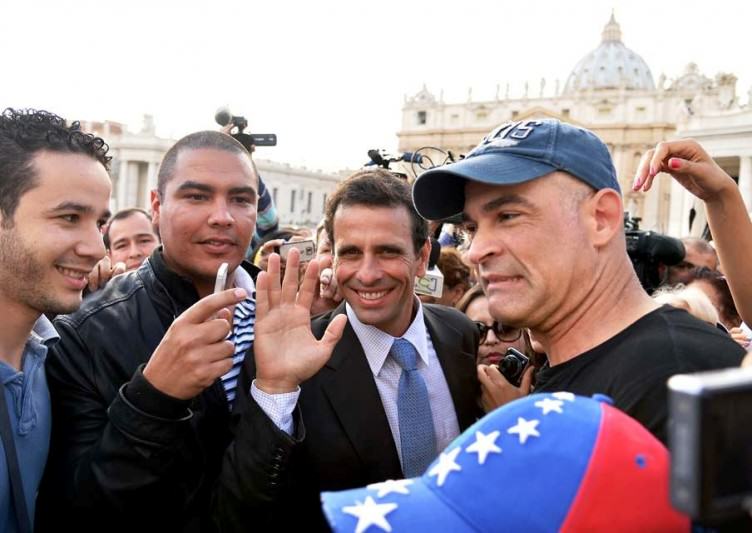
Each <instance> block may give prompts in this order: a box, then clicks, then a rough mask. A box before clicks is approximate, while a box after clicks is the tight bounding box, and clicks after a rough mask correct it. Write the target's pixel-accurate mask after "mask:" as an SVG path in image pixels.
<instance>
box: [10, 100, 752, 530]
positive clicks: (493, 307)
mask: <svg viewBox="0 0 752 533" xmlns="http://www.w3.org/2000/svg"><path fill="white" fill-rule="evenodd" d="M229 133H231V131H230V130H227V131H222V132H218V131H202V132H196V133H192V134H190V135H187V136H185V137H183V138H182V139H180V140H179V141H177V142H176V143H175V145H174V146H172V147H171V148H170V149H169V151H168V152H167V153H166V154H165V156H164V159H163V161H162V163H161V164H160V167H159V175H158V181H157V188H156V190H155V191H153V192H152V196H151V206H150V208H151V209H150V211H145V210H142V209H138V208H128V209H124V210H121V211H119V212H117V213H115V214H114V215H112V216H111V214H110V213H109V212H108V209H107V206H108V204H109V198H110V194H111V183H110V179H109V177H108V167H109V161H110V157H109V156H108V155H107V151H108V147H107V144H106V142H105V140H103V139H101V138H98V137H95V136H94V135H91V134H89V133H86V132H83V131H81V129H80V126H79V124H78V123H75V122H74V123H68V122H66V121H65V120H64V119H62V118H61V117H58V116H56V115H54V114H51V113H48V112H44V111H34V110H13V109H8V110H6V111H5V112H3V113H2V115H0V304H2V306H3V309H5V310H7V312H8V318H7V320H6V321H5V325H4V326H2V327H0V346H2V349H1V350H0V372H2V377H3V379H2V380H0V381H1V382H2V387H3V389H4V390H3V394H0V399H2V400H4V401H5V403H6V404H7V405H3V404H0V429H1V430H2V431H1V432H0V433H1V434H2V447H3V448H4V450H5V460H2V459H0V465H3V467H2V468H0V530H2V531H9V532H14V531H21V532H27V531H51V530H58V529H63V530H68V529H70V530H73V531H132V530H134V529H137V530H138V529H140V530H142V531H160V532H164V531H222V532H225V531H248V530H254V529H255V530H260V531H266V530H275V531H276V530H279V531H287V530H292V529H293V528H300V529H302V530H306V531H308V530H311V531H317V530H327V529H328V528H330V527H331V528H333V529H335V530H337V531H358V532H362V531H371V530H373V531H378V530H383V531H391V530H392V527H393V526H394V527H395V528H396V527H397V525H399V527H400V528H404V529H401V530H406V529H410V528H412V529H420V528H421V526H424V527H428V525H429V524H433V525H432V526H431V527H434V528H439V529H442V528H443V529H447V528H449V527H450V524H452V526H451V528H452V530H453V531H457V530H461V529H463V528H464V529H468V530H473V529H475V530H479V529H480V530H505V529H512V530H517V529H522V530H525V529H537V530H552V529H559V528H562V527H564V526H565V525H566V524H569V527H576V526H577V525H579V527H581V528H582V527H585V528H588V527H589V528H590V529H592V528H601V527H607V526H610V527H611V528H612V529H617V530H639V529H643V528H649V529H655V530H687V529H688V528H689V527H690V525H689V524H690V523H689V519H688V518H687V517H685V516H682V515H680V514H679V513H678V512H677V511H675V510H674V509H672V508H671V505H670V503H669V496H668V491H667V485H668V475H669V474H668V452H667V450H666V448H665V443H666V438H667V437H666V436H667V419H668V401H667V394H668V393H667V387H666V382H667V380H668V378H669V377H671V376H673V375H675V374H680V373H688V372H697V371H702V370H711V369H720V368H727V367H738V366H740V365H741V364H742V359H743V357H744V355H745V353H746V351H745V349H746V347H747V345H748V344H749V342H750V337H749V334H750V332H749V329H748V328H747V327H746V325H745V323H744V322H745V321H747V322H748V321H750V320H752V283H751V282H750V281H749V278H748V277H746V276H745V274H744V270H745V266H746V263H747V261H746V255H747V254H748V253H749V252H748V251H749V250H752V242H750V241H752V223H751V222H750V219H749V215H748V213H747V210H746V208H745V206H744V203H743V201H742V198H741V195H740V193H739V190H738V187H737V186H736V183H735V182H734V180H733V179H732V178H731V177H729V176H728V175H727V174H726V173H725V172H724V171H723V170H722V169H721V168H720V167H719V166H718V165H717V164H716V163H715V162H714V161H713V159H712V158H710V157H709V156H708V155H707V153H706V152H705V151H704V150H703V149H702V147H701V146H699V145H698V144H697V143H696V142H694V141H690V140H681V141H671V142H665V143H660V144H659V145H658V146H656V148H655V149H654V150H651V151H649V152H648V153H646V154H645V156H644V157H643V161H642V162H641V165H640V168H639V170H638V173H637V176H636V177H635V180H634V189H635V190H642V191H648V190H649V189H650V187H651V185H652V182H653V180H654V179H655V177H656V175H658V174H659V173H661V172H665V173H668V174H670V175H671V176H673V178H674V179H676V180H678V181H679V182H680V183H681V184H682V185H684V186H685V187H687V188H688V189H689V190H690V191H691V192H692V193H693V194H695V195H696V196H697V197H699V198H700V199H702V200H703V201H704V202H705V205H706V210H707V218H708V224H709V226H710V230H711V233H712V235H713V245H712V246H711V245H710V244H708V243H707V242H706V241H704V240H701V239H694V238H686V239H684V241H683V242H684V248H685V252H686V253H685V258H684V261H683V262H682V263H681V264H679V265H673V266H666V267H665V269H663V270H662V273H663V279H664V287H662V288H661V289H659V290H658V291H656V293H655V294H654V295H653V296H651V295H648V294H647V293H646V292H645V290H644V289H643V287H642V286H641V284H640V281H639V279H638V278H637V276H636V274H635V271H634V269H633V266H632V263H631V261H630V258H629V256H628V254H627V250H626V241H625V235H624V227H623V203H622V196H621V190H620V186H619V181H618V179H617V175H616V171H615V169H614V166H613V163H612V161H611V157H610V155H609V153H608V150H607V148H606V146H605V144H604V143H603V142H602V141H601V140H600V139H598V138H597V137H596V136H595V135H594V134H593V133H592V132H589V131H587V130H585V129H582V128H579V127H575V126H573V125H570V124H566V123H563V122H559V121H555V120H539V121H533V120H530V121H522V122H514V123H508V124H504V125H502V126H500V127H498V128H496V129H495V130H493V131H492V132H490V133H489V134H488V135H487V136H486V137H485V138H484V139H483V140H482V141H481V142H480V144H479V145H478V146H477V147H476V148H475V149H474V150H472V151H471V152H470V153H469V154H467V156H466V157H465V158H464V159H461V160H460V161H458V162H456V163H452V164H449V165H445V166H442V167H437V168H434V169H431V170H428V171H426V172H424V173H423V174H421V175H420V176H418V178H417V179H416V180H415V182H414V183H408V182H407V181H406V180H404V179H402V178H400V177H397V176H395V175H394V174H392V173H390V172H389V171H388V170H384V169H366V170H362V171H359V172H356V173H355V174H353V175H352V176H350V177H348V178H347V179H345V180H343V181H342V182H341V183H340V184H339V186H338V188H337V190H336V191H335V192H334V193H333V194H332V195H330V197H329V199H328V201H327V206H326V212H325V216H324V220H323V221H322V222H321V224H320V225H319V227H318V228H315V229H313V228H311V229H308V228H286V227H279V225H278V221H277V220H276V212H275V210H274V206H273V203H272V202H271V198H270V197H269V194H268V191H267V190H266V188H265V187H264V185H263V181H261V177H260V176H259V175H258V172H257V170H256V167H255V165H254V164H253V159H252V152H249V151H248V150H247V149H246V148H244V147H243V146H242V145H241V144H240V143H238V142H237V141H236V140H235V139H233V138H232V136H231V135H229ZM262 211H263V212H262ZM260 217H263V223H260V221H261V218H260ZM445 220H452V221H454V225H451V226H450V225H448V224H442V221H445ZM259 229H261V230H262V231H259ZM456 235H461V237H460V238H454V237H455V236H456ZM431 237H435V238H437V239H438V241H436V242H440V243H441V245H442V249H441V253H440V256H439V259H438V263H437V264H438V268H439V269H440V270H441V272H442V273H443V278H444V289H443V294H442V295H441V296H440V297H425V296H421V297H420V298H419V297H418V296H416V294H415V290H414V285H415V280H416V278H420V277H422V276H424V275H425V274H426V272H427V270H428V266H429V256H430V254H431V246H432V244H431ZM447 237H450V238H447ZM309 239H312V240H315V241H316V256H315V257H314V258H313V259H312V260H310V261H302V260H301V257H300V252H299V250H298V249H296V248H294V247H293V248H291V249H290V251H289V253H287V255H286V257H285V258H284V259H283V258H282V257H280V254H279V253H278V249H279V246H280V245H283V244H285V243H287V242H295V241H308V240H309ZM222 263H227V265H228V272H229V275H228V277H227V282H226V284H225V285H224V287H216V278H217V271H218V268H219V267H220V265H221V264H222ZM510 348H513V349H516V350H517V351H518V352H520V353H521V354H524V355H526V356H527V358H529V360H530V365H529V366H528V367H527V368H526V369H525V370H524V372H523V373H522V375H521V376H520V379H519V380H518V382H515V383H512V382H510V381H509V380H508V379H507V377H505V375H504V374H503V372H502V370H500V367H501V366H502V362H503V360H504V358H505V356H506V354H507V350H508V349H510ZM528 396H529V398H526V397H528ZM591 397H594V398H595V400H589V399H588V398H591ZM606 404H611V405H613V408H612V407H610V406H609V407H604V405H606ZM614 413H615V414H614ZM626 415H628V416H626ZM557 417H560V420H558V421H555V420H554V419H556V418H557ZM601 420H608V421H609V422H608V423H606V422H601ZM549 427H550V429H548V428H549ZM605 427H613V428H614V429H613V430H611V431H610V432H607V433H604V430H603V428H605ZM598 428H600V429H598ZM635 428H636V429H635ZM549 431H550V432H551V433H554V432H555V434H556V436H555V437H553V436H551V437H549V438H548V440H547V439H544V435H549V433H548V432H549ZM615 435H622V436H625V435H629V439H631V440H630V444H629V446H628V447H623V448H622V449H621V451H620V452H619V453H622V454H625V455H624V456H625V457H627V460H626V462H627V463H630V461H631V463H630V464H629V465H627V464H626V463H625V462H624V461H619V460H617V457H616V455H614V456H613V457H612V459H608V457H611V456H606V455H603V454H605V453H606V452H602V453H600V452H598V451H597V450H601V449H612V450H613V449H616V448H619V445H618V442H617V441H615V440H613V439H615V438H616V437H615ZM552 439H555V440H552ZM544 441H545V443H544ZM552 443H553V444H552ZM609 443H610V444H609ZM583 446H586V447H587V450H591V449H592V452H587V453H586V452H585V451H583V450H584V448H583ZM517 447H519V450H531V451H530V454H529V455H525V454H523V453H522V452H520V451H519V450H517ZM508 449H509V452H508V451H507V450H508ZM502 450H503V453H502ZM463 452H464V453H463ZM518 452H519V454H520V455H519V456H518V455H517V454H518ZM612 453H614V454H616V452H612ZM505 454H507V455H509V456H510V457H506V456H505ZM630 454H631V455H630ZM617 455H618V454H617ZM593 457H598V460H597V461H596V460H595V459H592V458H593ZM470 458H472V459H470ZM500 461H506V462H504V463H501V462H500ZM564 463H566V464H568V465H569V466H568V467H567V468H569V467H570V466H571V469H572V471H571V472H569V471H568V472H569V473H568V474H567V475H564V474H562V475H561V476H557V475H556V472H557V471H558V469H560V468H562V469H563V468H564V467H563V466H562V465H563V464H564ZM486 465H488V467H487V468H485V466H486ZM577 465H581V467H582V468H580V467H577ZM588 465H589V466H588ZM479 466H484V468H483V469H478V468H479ZM596 466H597V468H596ZM586 467H587V469H588V470H587V472H586ZM577 468H580V469H579V470H577ZM463 469H464V470H463ZM544 474H545V476H544ZM557 477H558V478H559V479H557ZM569 478H571V480H570V482H569V483H570V484H569V485H567V481H566V480H565V479H569ZM585 480H586V481H585ZM613 480H621V481H622V484H621V485H619V483H616V485H609V483H612V482H613ZM559 483H561V484H562V485H561V486H559V485H558V484H559ZM554 485H556V489H555V490H554V489H553V488H552V487H553V486H554ZM599 486H600V487H601V490H596V489H594V488H593V487H599ZM616 486H618V487H620V488H618V490H617V489H616V488H614V487H616ZM361 487H363V488H361ZM413 487H414V490H415V492H416V493H418V492H420V491H422V492H420V494H423V495H422V496H421V495H420V494H416V495H415V497H414V498H413V496H412V495H411V490H413V489H412V488H413ZM418 487H420V490H419V489H418ZM562 487H569V488H562ZM630 487H643V488H642V490H629V488H630ZM353 489H357V490H353ZM549 489H550V490H551V494H550V496H546V499H551V500H552V501H551V502H550V503H547V504H546V505H542V506H541V509H538V507H537V506H532V505H531V500H532V499H533V498H539V497H540V491H541V490H549ZM604 490H605V491H608V490H614V491H616V492H615V494H616V493H618V495H619V498H620V499H619V504H620V505H619V507H620V508H621V507H623V508H635V507H636V508H645V509H650V513H648V514H644V513H632V514H631V515H630V514H629V513H623V512H620V511H618V510H617V509H615V508H614V509H612V508H611V507H613V504H611V507H608V508H609V512H608V513H605V512H603V507H602V506H604V505H606V503H604V501H603V497H602V495H601V496H599V495H598V494H599V493H600V492H602V491H604ZM337 491H346V492H337ZM463 491H464V492H463ZM480 492H483V495H482V496H481V494H478V493H480ZM322 493H325V494H324V506H323V508H322ZM429 493H430V494H431V495H433V496H426V494H429ZM390 494H391V496H392V498H394V497H395V494H396V495H399V498H402V497H403V496H407V495H410V496H411V499H410V501H409V502H408V501H407V500H405V501H404V502H403V501H402V500H400V501H399V502H398V501H397V500H396V499H390ZM536 495H537V496H536ZM476 496H477V498H476ZM502 496H503V498H504V499H505V501H506V504H505V505H506V506H507V507H508V508H509V512H508V513H499V514H498V515H497V516H496V517H495V518H496V521H495V522H494V521H493V517H489V516H486V515H487V514H488V513H487V512H486V514H482V513H481V512H480V511H476V510H474V509H475V507H478V509H480V508H481V506H480V504H481V503H483V506H482V507H483V508H484V509H487V508H489V505H490V506H491V508H493V501H494V499H495V498H496V497H498V498H501V497H502ZM575 496H577V497H576V498H575ZM489 498H490V500H489ZM400 506H402V507H403V508H404V511H401V510H400ZM596 510H598V512H597V513H596ZM523 511H524V512H523ZM478 513H481V514H478ZM481 515H482V516H483V517H485V518H482V519H481V518H479V517H480V516H481ZM596 515H597V516H596ZM646 517H647V518H646ZM391 521H393V524H392V522H391ZM479 524H480V525H479ZM369 528H372V529H369ZM458 528H459V529H458ZM395 530H400V529H395Z"/></svg>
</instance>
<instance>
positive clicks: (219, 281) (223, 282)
mask: <svg viewBox="0 0 752 533" xmlns="http://www.w3.org/2000/svg"><path fill="white" fill-rule="evenodd" d="M229 268H230V266H229V265H228V264H227V263H222V264H221V265H219V268H218V269H217V278H216V279H215V280H214V294H216V293H218V292H222V291H223V290H225V288H226V287H227V270H228V269H229Z"/></svg>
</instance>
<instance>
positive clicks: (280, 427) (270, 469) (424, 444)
mask: <svg viewBox="0 0 752 533" xmlns="http://www.w3.org/2000/svg"><path fill="white" fill-rule="evenodd" d="M326 227H327V232H328V233H329V236H330V237H331V239H332V243H333V247H334V254H335V260H334V266H335V277H336V280H337V283H338V286H339V289H340V291H341V292H342V294H343V296H344V299H345V303H343V304H342V305H340V306H339V307H338V308H337V309H334V310H333V311H331V312H329V313H328V314H325V315H322V316H320V317H317V318H315V319H314V320H313V322H312V323H311V325H310V327H309V325H308V316H307V313H308V309H310V306H311V301H312V300H313V293H314V287H315V284H316V276H317V265H316V263H315V262H314V263H312V267H311V268H309V270H308V271H307V272H306V274H305V277H304V280H303V282H302V284H301V286H300V290H299V292H297V294H296V291H297V270H298V269H297V261H298V257H297V254H294V253H293V254H292V255H291V257H288V268H287V269H286V271H285V279H284V281H283V282H282V284H281V285H280V283H279V274H278V272H279V258H277V257H275V256H273V257H272V258H271V259H270V262H269V270H268V272H267V273H262V274H261V275H260V276H259V281H258V285H257V313H258V315H257V316H258V318H257V322H256V338H255V341H254V355H255V361H254V359H251V358H246V361H247V364H248V365H252V364H255V368H254V369H253V370H252V372H254V371H255V376H256V379H255V381H254V382H253V385H252V387H251V394H250V395H246V396H245V397H244V398H243V400H242V401H244V402H245V405H244V406H243V407H244V409H243V415H242V416H241V417H240V419H239V421H238V424H237V426H236V435H235V439H234V441H233V443H232V444H231V445H230V447H229V448H228V450H227V453H226V455H225V460H224V464H223V469H222V475H221V479H220V484H219V488H218V491H217V493H216V497H215V511H216V515H215V516H216V518H217V522H218V524H219V526H220V528H221V529H222V530H223V531H235V530H238V531H239V530H247V529H248V528H249V527H260V528H261V529H264V528H266V527H268V528H272V527H273V528H277V529H280V530H282V529H287V528H293V527H304V528H305V529H306V530H312V529H325V528H326V526H325V523H324V521H323V515H322V514H321V510H320V503H319V501H320V500H319V493H320V492H321V491H322V490H338V489H346V488H350V487H355V486H360V485H363V484H375V483H379V482H383V481H385V480H387V479H396V478H403V477H406V476H411V475H418V474H421V473H422V472H423V471H425V469H426V467H428V465H429V464H430V463H431V461H432V460H433V459H434V458H435V457H436V456H437V455H438V452H439V451H441V450H442V449H444V448H445V447H446V445H448V444H449V443H450V442H451V441H452V440H453V439H454V438H455V437H456V436H457V435H458V434H459V433H460V432H461V431H463V430H464V429H465V428H467V427H468V426H470V425H471V424H472V423H473V422H474V421H475V420H476V418H477V416H478V414H479V411H478V407H477V405H478V404H477V393H478V382H477V376H476V370H475V364H474V357H475V352H476V350H477V346H478V333H477V330H476V329H475V326H474V325H473V324H472V322H470V321H469V320H468V319H467V318H466V317H465V316H464V315H462V314H461V313H459V312H457V311H455V310H453V309H450V308H446V307H442V306H432V305H421V303H420V301H419V300H418V299H417V298H416V296H415V294H414V291H413V284H414V280H415V277H416V276H422V275H423V274H424V273H425V269H426V265H427V261H428V254H429V251H430V244H429V242H428V240H427V234H428V228H427V224H426V221H425V220H424V219H422V218H421V217H420V216H419V215H418V214H417V213H416V212H415V209H414V207H413V204H412V199H411V196H410V189H409V187H408V185H407V184H406V183H405V182H404V181H402V180H399V179H398V178H395V177H393V176H392V175H391V174H389V173H388V172H384V171H373V170H371V171H364V172H360V173H358V174H356V175H354V176H352V177H351V178H349V179H348V180H346V181H344V182H343V183H342V184H341V186H340V188H339V189H338V190H337V191H336V192H335V193H334V195H333V196H332V197H331V198H330V201H329V203H328V205H327V213H326ZM340 335H341V338H340ZM316 339H321V340H320V341H317V340H316ZM337 339H338V340H337ZM333 341H336V342H337V343H336V346H334V350H333V352H332V348H331V347H332V342H333ZM330 353H331V357H330ZM270 486H271V487H274V490H272V491H269V490H267V489H268V487H270ZM374 490H378V488H375V489H374Z"/></svg>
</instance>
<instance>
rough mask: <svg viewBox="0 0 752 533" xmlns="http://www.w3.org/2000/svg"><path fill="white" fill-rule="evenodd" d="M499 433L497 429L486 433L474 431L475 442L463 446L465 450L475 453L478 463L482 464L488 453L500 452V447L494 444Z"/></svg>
mask: <svg viewBox="0 0 752 533" xmlns="http://www.w3.org/2000/svg"><path fill="white" fill-rule="evenodd" d="M500 434H501V433H500V432H498V431H492V432H491V433H489V434H488V435H484V434H483V433H481V432H480V431H476V432H475V442H473V443H472V444H471V445H470V446H468V447H467V448H465V452H467V453H477V454H478V464H479V465H482V464H483V463H485V462H486V457H488V454H489V453H501V448H499V447H498V446H496V439H498V438H499V435H500Z"/></svg>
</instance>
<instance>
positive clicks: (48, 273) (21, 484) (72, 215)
mask: <svg viewBox="0 0 752 533" xmlns="http://www.w3.org/2000/svg"><path fill="white" fill-rule="evenodd" d="M107 150H108V147H107V145H106V144H105V143H104V141H103V140H102V139H100V138H98V137H94V136H92V135H89V134H86V133H84V132H82V131H81V130H80V127H79V124H78V122H74V123H73V124H70V125H69V124H68V123H66V121H65V120H64V119H62V118H60V117H58V116H57V115H53V114H52V113H48V112H46V111H35V110H31V109H29V110H14V109H6V110H5V111H4V112H3V113H2V115H0V309H2V310H3V315H4V319H3V321H2V323H0V389H2V390H0V433H1V434H2V442H1V443H0V444H1V445H2V448H3V450H4V454H3V455H1V456H0V472H2V474H1V475H0V531H8V532H15V531H21V532H25V531H31V529H32V528H33V518H34V508H35V498H36V493H37V488H38V486H39V482H40V479H41V477H42V473H43V470H44V465H45V461H46V459H47V451H48V449H49V438H50V428H51V416H50V397H49V392H48V389H47V381H46V378H45V373H44V361H45V358H46V356H47V349H48V347H49V345H50V344H51V343H53V342H54V341H55V340H56V339H57V334H56V333H55V330H54V328H53V327H52V324H51V323H50V321H49V320H48V319H47V318H46V317H45V315H44V313H48V314H59V313H70V312H72V311H75V310H76V309H77V308H78V306H79V305H80V303H81V291H82V290H83V288H84V287H85V286H86V283H87V275H88V273H89V272H90V271H91V269H92V268H93V267H94V265H95V264H96V263H97V261H99V259H101V258H102V256H104V253H105V249H104V244H103V242H102V235H101V233H100V227H101V225H102V224H103V223H104V222H105V221H106V220H107V218H108V216H109V213H108V210H107V206H108V202H109V198H110V192H111V183H110V178H109V176H108V174H107V166H108V163H109V161H110V157H109V156H107Z"/></svg>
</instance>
